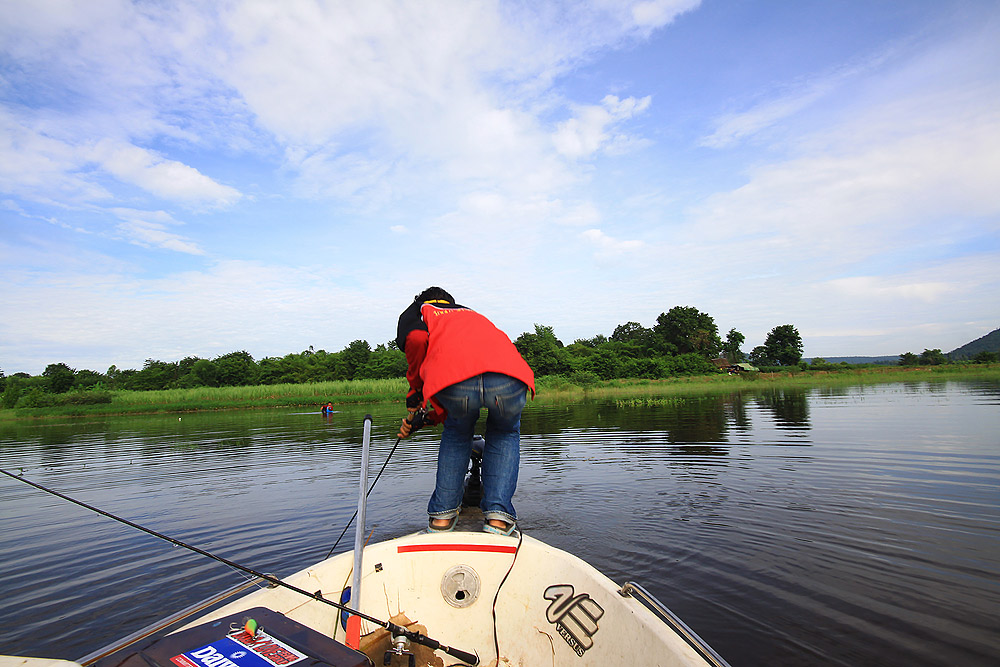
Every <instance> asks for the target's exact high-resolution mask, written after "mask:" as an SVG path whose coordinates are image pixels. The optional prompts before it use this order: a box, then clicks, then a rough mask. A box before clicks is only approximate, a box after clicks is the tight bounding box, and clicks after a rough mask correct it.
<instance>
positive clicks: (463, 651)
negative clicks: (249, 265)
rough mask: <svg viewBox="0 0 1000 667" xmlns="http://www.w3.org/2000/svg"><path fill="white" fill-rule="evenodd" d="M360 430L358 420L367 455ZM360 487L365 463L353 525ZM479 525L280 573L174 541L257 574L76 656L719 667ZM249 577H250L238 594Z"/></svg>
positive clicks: (628, 605) (688, 635)
mask: <svg viewBox="0 0 1000 667" xmlns="http://www.w3.org/2000/svg"><path fill="white" fill-rule="evenodd" d="M368 433H369V431H368V428H367V422H366V440H365V452H366V453H367V437H368ZM363 468H364V469H367V465H365V466H363ZM473 470H474V471H475V470H476V466H475V464H474V465H473ZM29 483H30V482H29ZM366 488H368V486H367V478H366V473H363V475H362V482H361V485H360V491H361V493H360V496H361V501H360V502H359V514H358V525H359V526H364V523H365V521H364V502H363V498H364V496H365V495H366V494H365V489H366ZM63 497H64V498H65V496H63ZM70 500H71V499H70ZM73 502H78V501H73ZM91 509H95V508H91ZM97 511H99V512H101V513H104V512H102V511H101V510H97ZM104 514H106V513H104ZM107 516H111V515H107ZM112 518H116V519H117V517H112ZM117 520H119V521H122V520H121V519H117ZM126 523H128V522H126ZM130 525H133V526H135V527H138V528H140V529H142V530H146V531H147V532H151V533H152V532H153V531H149V530H148V529H145V528H142V527H141V526H137V525H136V524H130ZM481 526H482V514H481V513H479V511H478V510H471V511H463V514H462V515H461V516H460V517H459V522H458V527H457V528H458V529H457V530H456V531H454V532H435V533H427V532H420V533H414V534H410V535H405V536H403V537H399V538H396V539H391V540H387V541H384V542H379V543H376V544H372V545H368V546H363V542H362V535H363V530H359V531H358V533H357V535H356V538H355V539H356V542H355V549H354V550H353V551H348V552H345V553H342V554H339V555H336V556H333V557H332V558H328V559H326V560H323V561H321V562H319V563H317V564H315V565H313V566H311V567H308V568H306V569H304V570H302V571H301V572H298V573H296V574H293V575H291V576H290V577H287V578H285V579H283V580H280V581H279V580H278V579H275V578H274V577H271V576H269V575H263V574H261V573H257V572H255V571H253V570H250V569H249V568H243V567H242V566H238V565H236V564H233V563H230V562H229V561H225V560H224V559H221V558H218V557H217V556H214V555H212V554H208V553H207V552H203V551H200V550H198V549H197V548H194V547H190V546H189V545H184V544H183V543H179V544H181V545H182V546H187V547H188V548H191V549H194V550H196V551H199V552H200V553H203V554H205V555H209V556H211V557H213V558H216V559H217V560H221V561H222V562H225V563H227V564H229V565H235V566H236V567H237V568H239V569H242V570H244V571H245V572H251V573H253V574H255V575H258V577H259V578H258V579H257V580H256V581H254V582H249V583H247V584H244V585H242V586H240V587H238V588H237V589H234V590H231V591H227V592H225V593H223V594H220V595H219V596H216V597H215V598H213V599H211V600H207V601H205V602H204V603H202V604H199V605H195V606H193V607H191V608H189V609H187V610H184V611H183V612H179V613H178V614H175V615H174V616H173V617H171V618H169V619H165V620H164V621H163V622H162V623H159V624H155V625H154V626H150V628H147V629H145V630H143V631H140V632H138V633H135V634H134V635H131V636H130V637H126V638H124V639H123V640H121V641H119V642H116V643H115V644H114V645H112V646H109V647H107V648H105V649H101V650H99V651H96V652H94V653H92V654H90V655H88V656H85V657H83V658H81V659H80V660H79V661H78V664H81V665H83V666H84V667H90V666H92V665H93V666H94V667H112V666H114V667H132V666H135V667H283V666H284V665H291V664H295V663H300V664H301V666H302V667H305V665H324V664H325V665H332V666H335V667H361V666H363V665H372V664H382V665H396V666H400V667H414V666H416V665H419V666H424V665H426V666H431V665H433V666H436V667H443V666H444V665H461V664H470V665H492V666H496V667H500V666H503V665H506V666H517V667H535V666H546V667H547V666H552V667H560V666H563V665H567V666H572V667H591V666H600V667H617V666H622V667H624V666H629V667H632V666H635V665H650V666H661V667H704V666H706V665H712V666H716V667H728V666H727V663H726V662H725V660H723V659H722V658H721V657H720V656H719V655H718V654H717V653H715V651H713V650H712V649H711V648H710V647H709V646H708V645H707V644H706V643H705V642H704V641H703V640H701V639H700V638H699V637H698V636H697V635H696V634H695V633H694V632H693V631H691V630H690V629H689V628H688V627H687V626H686V625H685V624H684V623H683V622H681V621H680V619H678V618H677V617H676V616H674V615H673V614H672V613H671V612H670V611H669V610H668V609H666V607H664V606H663V605H662V604H660V603H659V602H657V601H656V600H655V599H653V598H652V596H650V595H649V594H648V593H646V591H645V590H644V589H643V588H642V587H641V586H639V585H637V584H635V583H626V584H624V585H618V584H616V583H614V582H613V581H611V580H610V579H609V578H608V577H606V576H605V575H603V574H602V573H601V572H599V571H598V570H597V569H595V568H594V567H592V566H591V565H589V564H588V563H586V562H584V561H583V560H581V559H580V558H577V557H576V556H574V555H572V554H570V553H567V552H565V551H562V550H560V549H556V548H554V547H551V546H549V545H547V544H545V543H544V542H541V541H540V540H537V539H534V538H533V537H531V536H530V535H515V536H510V537H505V536H500V535H494V534H489V533H484V532H482V531H481V530H479V529H480V527H481ZM153 534H156V533H153ZM156 535H158V534H156ZM158 536H159V537H165V536H160V535H158ZM165 539H171V538H165ZM171 541H174V540H171ZM175 543H178V542H176V541H175ZM355 570H357V571H355ZM253 585H256V586H258V587H259V588H258V589H257V590H254V591H253V592H250V593H246V592H245V591H246V590H247V589H248V588H250V587H251V586H253ZM358 590H360V594H355V592H356V591H358ZM239 593H244V594H242V595H241V596H240V597H236V598H235V599H233V600H232V601H230V602H225V600H226V599H232V598H233V597H234V596H235V595H238V594H239ZM352 597H353V598H354V599H350V600H349V598H352ZM345 604H349V605H350V607H351V609H352V610H354V612H352V613H350V614H349V613H348V612H347V611H345V609H346V607H345V606H344V605H345ZM220 605H221V606H220ZM207 609H211V611H206V610H207ZM192 619H193V620H192ZM251 619H252V620H253V621H254V623H252V624H249V623H248V621H249V620H251ZM348 619H350V620H348ZM359 621H360V622H359ZM178 626H180V627H178ZM173 628H177V629H176V630H173ZM255 628H256V629H255ZM168 629H169V633H168V634H164V632H168ZM51 662H52V661H44V662H41V663H37V664H32V662H31V661H30V660H25V659H22V658H6V659H4V658H0V667H57V666H55V665H50V664H48V663H51ZM67 665H68V666H69V667H72V665H73V663H62V667H66V666H67Z"/></svg>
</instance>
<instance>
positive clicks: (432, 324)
mask: <svg viewBox="0 0 1000 667" xmlns="http://www.w3.org/2000/svg"><path fill="white" fill-rule="evenodd" d="M396 344H397V345H399V349H401V350H402V351H403V352H404V353H405V354H406V362H407V371H406V379H407V381H408V382H409V385H410V389H409V392H408V393H407V395H406V409H407V413H408V417H407V418H406V419H404V420H403V423H402V425H401V427H400V431H399V437H400V438H405V437H407V436H408V435H410V433H411V432H412V430H413V429H412V424H413V421H414V417H415V415H416V414H417V412H418V410H422V409H424V410H426V409H428V404H429V405H430V407H431V408H433V410H432V411H430V412H427V416H426V418H425V420H426V422H430V423H435V424H438V423H442V422H443V423H444V430H443V432H442V433H441V445H440V449H439V451H438V461H437V477H436V482H435V487H434V493H433V495H431V499H430V501H429V502H428V503H427V514H428V516H429V519H428V530H429V531H431V532H445V531H451V530H454V529H455V523H456V522H457V520H458V513H459V510H460V509H461V507H462V494H463V491H464V485H465V474H466V472H467V471H468V470H469V461H470V457H471V452H472V437H473V434H474V432H475V427H476V421H477V420H478V419H479V412H480V409H481V408H486V411H487V415H486V433H485V439H486V445H485V448H484V450H483V462H482V472H481V474H482V485H483V498H482V501H481V502H480V508H481V509H482V510H483V517H484V524H483V530H484V531H486V532H488V533H496V534H499V535H512V534H514V531H515V529H516V527H517V513H516V512H515V511H514V505H513V502H512V498H513V496H514V489H515V488H516V487H517V472H518V466H519V465H520V447H521V411H522V410H523V408H524V404H525V402H526V401H527V393H528V391H529V390H530V391H531V395H532V396H534V395H535V375H534V373H533V372H532V370H531V367H529V366H528V364H527V362H525V361H524V359H523V358H522V357H521V354H520V353H519V352H518V351H517V348H516V347H514V344H513V343H511V341H510V338H508V337H507V334H505V333H504V332H502V331H500V329H498V328H497V327H496V326H495V325H494V324H493V323H492V322H490V321H489V320H488V319H487V318H486V317H484V316H483V315H480V314H479V313H477V312H475V311H474V310H472V309H470V308H466V307H465V306H460V305H458V304H456V303H455V299H454V298H452V296H451V294H449V293H448V292H446V291H445V290H443V289H441V288H440V287H429V288H427V289H426V290H424V291H423V292H421V293H420V294H418V295H417V296H416V297H414V299H413V303H411V304H410V306H409V307H408V308H407V309H406V310H404V311H403V313H402V314H401V315H400V316H399V323H398V326H397V329H396Z"/></svg>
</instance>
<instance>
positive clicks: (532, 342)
mask: <svg viewBox="0 0 1000 667" xmlns="http://www.w3.org/2000/svg"><path fill="white" fill-rule="evenodd" d="M514 346H515V347H517V351H518V352H520V353H521V356H522V357H524V360H525V361H526V362H528V365H529V366H531V370H533V371H534V372H535V375H557V374H560V373H568V372H569V371H570V370H571V365H570V360H569V355H568V354H567V352H566V349H565V348H564V347H563V344H562V342H560V340H559V339H558V338H556V335H555V333H554V332H553V330H552V327H547V326H544V325H541V324H536V325H535V332H534V333H527V332H525V333H523V334H521V335H520V336H518V337H517V340H515V341H514Z"/></svg>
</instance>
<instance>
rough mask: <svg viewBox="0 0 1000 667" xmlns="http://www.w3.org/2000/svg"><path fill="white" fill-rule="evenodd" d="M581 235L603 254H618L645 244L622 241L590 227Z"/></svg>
mask: <svg viewBox="0 0 1000 667" xmlns="http://www.w3.org/2000/svg"><path fill="white" fill-rule="evenodd" d="M581 236H582V237H583V238H584V239H586V240H587V241H588V242H589V243H591V244H593V245H594V246H596V247H597V249H598V251H599V253H600V254H601V255H603V256H618V255H622V254H624V253H627V252H630V251H633V250H638V249H639V248H641V247H642V246H643V243H642V241H620V240H618V239H616V238H613V237H611V236H608V235H607V234H605V233H604V232H602V231H601V230H600V229H588V230H587V231H585V232H583V233H582V234H581Z"/></svg>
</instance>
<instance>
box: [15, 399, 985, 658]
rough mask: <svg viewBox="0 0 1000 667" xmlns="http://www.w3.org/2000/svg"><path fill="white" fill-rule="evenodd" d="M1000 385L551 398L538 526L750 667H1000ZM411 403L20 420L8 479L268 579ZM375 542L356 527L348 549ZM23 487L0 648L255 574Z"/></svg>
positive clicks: (427, 486)
mask: <svg viewBox="0 0 1000 667" xmlns="http://www.w3.org/2000/svg"><path fill="white" fill-rule="evenodd" d="M998 408H1000V384H998V383H995V382H978V383H977V382H965V383H960V382H948V383H913V384H891V385H880V386H867V387H850V388H836V389H813V390H798V391H765V392H759V393H755V392H744V393H741V394H736V395H727V396H714V397H704V398H691V399H686V400H677V399H669V400H665V401H660V404H649V405H643V406H638V407H636V406H631V407H625V406H619V405H617V404H616V403H615V402H614V401H610V402H586V403H577V404H570V405H542V404H540V403H534V404H529V407H528V408H527V410H526V412H525V414H524V419H523V424H522V463H521V479H520V483H519V486H518V491H517V494H516V496H515V499H514V500H515V505H516V507H517V510H518V514H519V515H520V523H521V526H522V528H523V530H524V531H525V532H526V533H528V534H530V535H532V536H534V537H536V538H539V539H541V540H543V541H545V542H548V543H549V544H552V545H553V546H556V547H559V548H562V549H565V550H568V551H571V552H573V553H575V554H577V555H579V556H581V557H582V558H584V559H585V560H587V561H589V562H590V563H592V564H593V565H595V566H596V567H597V568H598V569H600V570H602V571H603V572H605V573H606V574H607V575H608V576H610V577H611V578H612V579H614V580H615V581H617V582H619V583H622V582H623V581H625V580H633V581H637V582H638V583H640V584H642V585H643V586H645V587H646V588H647V589H648V590H650V591H651V592H652V593H653V594H654V595H656V596H657V597H658V598H659V599H660V600H661V601H663V602H664V603H665V604H667V605H668V606H669V607H670V608H671V609H672V610H673V611H674V612H676V613H677V614H678V615H679V616H680V617H681V618H683V619H684V620H685V621H686V622H687V624H688V625H690V626H691V627H692V628H693V629H694V630H695V631H696V632H698V633H699V634H701V635H702V637H704V638H705V639H706V640H707V641H708V642H709V643H710V644H711V645H712V646H713V647H714V648H715V649H716V650H717V651H719V653H721V654H722V655H723V656H724V657H726V658H727V659H728V660H729V662H730V663H731V664H732V665H733V667H742V666H752V665H771V666H773V665H888V666H894V665H900V666H903V665H906V666H908V667H912V666H913V665H942V666H944V665H948V666H951V665H997V664H1000V409H998ZM366 411H367V412H371V413H372V414H373V415H374V418H375V421H374V428H373V438H372V473H371V474H372V478H373V477H374V474H375V472H377V469H378V467H379V466H380V465H381V464H382V462H383V461H384V459H385V457H386V455H387V454H388V452H389V450H390V449H391V447H392V445H393V443H394V442H395V435H394V434H395V427H396V425H397V424H398V420H399V418H400V412H401V410H400V409H399V408H395V407H392V406H384V405H380V406H374V407H359V408H357V409H353V408H348V409H343V408H342V409H341V412H339V413H337V414H335V415H334V416H333V417H332V418H329V419H327V418H324V417H321V416H320V415H319V414H318V413H312V414H306V413H302V412H299V411H295V410H268V411H246V412H224V413H212V414H193V415H183V416H182V417H181V418H178V417H177V416H158V417H141V418H116V419H107V420H104V419H97V420H87V421H73V422H71V423H58V424H57V423H49V422H44V423H32V424H17V425H2V426H0V467H3V468H4V469H6V470H11V471H13V472H15V473H19V472H21V471H22V470H23V475H24V477H26V478H28V479H31V480H33V481H36V482H38V483H40V484H43V485H46V486H49V487H50V488H53V489H55V490H57V491H60V492H62V493H64V494H67V495H69V496H72V497H74V498H77V499H80V500H82V501H84V502H87V503H89V504H92V505H95V506H97V507H100V508H102V509H104V510H106V511H109V512H112V513H114V514H116V515H119V516H122V517H124V518H127V519H129V520H131V521H133V522H136V523H139V524H142V525H144V526H147V527H149V528H152V529H154V530H156V531H159V532H161V533H165V534H167V535H170V536H173V537H176V538H178V539H181V540H184V541H186V542H189V543H191V544H194V545H196V546H199V547H201V548H203V549H206V550H208V551H211V552H214V553H217V554H219V555H221V556H224V557H226V558H228V559H230V560H233V561H235V562H238V563H242V564H244V565H247V566H249V567H252V568H254V569H257V570H261V571H267V572H274V573H277V574H278V575H281V576H283V575H287V574H291V573H292V572H295V571H297V570H299V569H301V568H302V567H305V566H306V565H308V564H310V563H313V562H315V561H317V560H320V559H321V558H323V557H324V556H325V555H326V554H327V552H328V551H329V550H330V548H331V547H332V546H333V543H334V541H335V540H336V538H337V536H338V535H340V533H341V531H342V529H343V527H344V525H345V523H346V522H347V521H348V519H350V517H351V515H352V514H353V512H354V509H355V503H356V499H357V487H358V473H359V469H360V468H359V466H360V462H359V458H360V451H361V447H360V443H361V439H362V419H363V416H364V413H365V412H366ZM436 437H437V432H435V431H429V430H428V431H421V432H420V433H418V434H417V436H416V437H415V438H413V439H411V440H407V441H404V442H403V443H402V444H401V445H400V446H399V449H398V450H397V451H396V453H395V454H394V455H393V457H392V459H391V460H390V462H389V464H388V466H387V468H386V471H385V473H384V475H383V477H382V479H381V481H380V482H379V483H378V485H377V486H376V487H375V490H374V491H373V493H372V495H371V499H370V503H369V508H368V519H369V521H368V524H369V531H373V536H372V538H371V539H372V540H382V539H387V538H391V537H396V536H399V535H402V534H405V533H408V532H413V531H414V530H418V529H420V528H422V526H423V525H424V524H425V520H426V518H425V516H426V515H425V514H424V510H425V507H426V502H427V498H428V496H429V494H430V492H431V490H432V487H433V474H434V462H435V457H436V445H437V440H436ZM352 546H353V529H352V530H351V531H350V532H348V535H347V537H345V539H344V540H343V542H342V544H341V545H340V546H339V547H338V548H337V551H338V552H339V551H343V550H346V549H349V548H351V547H352ZM240 580H241V576H240V575H238V574H236V573H234V572H233V571H231V570H230V569H228V568H227V567H225V566H224V565H221V564H219V563H217V562H215V561H213V560H210V559H207V558H205V557H202V556H198V555H196V554H192V553H190V552H188V551H186V550H183V549H180V548H177V547H174V546H171V545H170V544H168V543H166V542H163V541H160V540H157V539H156V538H153V537H151V536H149V535H146V534H144V533H142V532H140V531H137V530H135V529H132V528H129V527H127V526H123V525H121V524H118V523H116V522H114V521H111V520H109V519H107V518H104V517H101V516H99V515H97V514H94V513H92V512H89V511H87V510H85V509H82V508H80V507H77V506H75V505H72V504H69V503H67V502H66V501H64V500H61V499H59V498H56V497H54V496H50V495H47V494H44V493H42V492H40V491H38V490H36V489H33V488H31V487H29V486H27V485H25V484H22V483H20V482H17V481H15V480H12V479H10V478H8V477H4V476H0V600H2V603H0V653H9V654H19V655H35V656H46V657H59V658H69V659H76V658H79V657H81V656H83V655H85V654H87V653H89V652H90V651H92V650H94V649H97V648H99V647H101V646H103V645H105V644H106V643H108V642H110V641H112V640H114V639H116V638H118V637H120V636H123V635H125V634H128V633H129V632H131V631H133V630H135V629H138V628H140V627H142V626H144V625H146V624H148V623H151V622H152V621H155V620H157V619H159V618H162V617H164V616H166V615H168V614H169V613H171V612H173V611H176V610H178V609H180V608H183V607H185V606H187V605H188V604H191V603H193V602H196V601H198V600H201V599H203V598H206V597H208V596H209V595H211V594H212V593H214V592H217V591H219V590H222V589H223V588H227V587H229V586H231V585H233V584H236V583H239V581H240Z"/></svg>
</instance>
